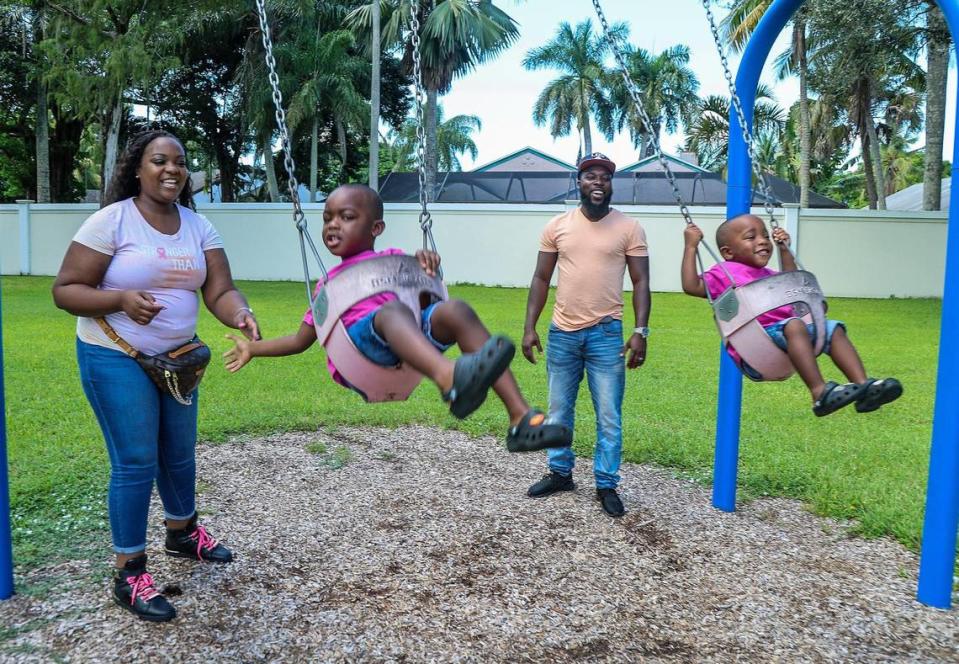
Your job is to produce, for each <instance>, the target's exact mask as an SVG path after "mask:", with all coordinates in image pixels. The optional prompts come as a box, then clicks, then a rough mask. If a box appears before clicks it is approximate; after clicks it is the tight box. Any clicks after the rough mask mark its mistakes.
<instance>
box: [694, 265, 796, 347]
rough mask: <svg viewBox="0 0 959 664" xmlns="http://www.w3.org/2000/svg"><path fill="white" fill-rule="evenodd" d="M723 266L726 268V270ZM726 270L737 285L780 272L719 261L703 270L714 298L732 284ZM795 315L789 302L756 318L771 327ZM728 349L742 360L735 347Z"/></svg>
mask: <svg viewBox="0 0 959 664" xmlns="http://www.w3.org/2000/svg"><path fill="white" fill-rule="evenodd" d="M723 268H725V271H724V270H723ZM726 272H729V274H730V275H731V276H732V278H733V280H734V281H735V282H736V285H737V286H742V285H744V284H748V283H751V282H753V281H756V280H757V279H762V278H763V277H768V276H771V275H774V274H779V273H778V272H776V270H771V269H770V268H768V267H753V266H752V265H746V264H745V263H737V262H735V261H723V262H722V263H717V264H716V265H713V266H712V267H711V268H709V269H708V270H706V271H705V272H703V283H704V284H706V288H707V289H709V296H710V297H711V298H712V299H714V300H715V299H716V298H717V297H719V296H720V295H722V294H723V293H725V292H726V290H727V289H729V287H730V286H731V285H732V284H731V283H730V281H729V276H727V275H726ZM795 317H796V312H795V311H794V310H793V308H792V306H791V305H788V304H787V305H786V306H783V307H778V308H776V309H772V310H771V311H767V312H766V313H764V314H760V315H759V316H757V318H756V320H757V321H758V322H759V324H760V325H762V326H763V327H769V326H770V325H775V324H776V323H779V322H782V321H784V320H789V319H790V318H795ZM726 350H727V351H728V352H729V355H730V357H732V358H733V360H735V361H736V363H737V364H739V363H741V362H742V358H741V357H740V356H739V353H737V352H736V350H735V349H734V348H732V347H731V346H729V345H727V346H726Z"/></svg>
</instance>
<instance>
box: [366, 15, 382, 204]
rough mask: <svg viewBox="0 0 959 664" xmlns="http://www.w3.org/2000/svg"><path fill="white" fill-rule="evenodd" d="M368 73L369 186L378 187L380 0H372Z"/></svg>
mask: <svg viewBox="0 0 959 664" xmlns="http://www.w3.org/2000/svg"><path fill="white" fill-rule="evenodd" d="M372 20H373V35H372V41H371V43H370V50H371V52H372V57H371V64H372V71H371V74H370V170H369V183H370V187H372V188H373V189H376V190H379V188H380V131H379V130H380V0H373V15H372Z"/></svg>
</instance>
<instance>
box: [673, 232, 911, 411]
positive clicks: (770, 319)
mask: <svg viewBox="0 0 959 664" xmlns="http://www.w3.org/2000/svg"><path fill="white" fill-rule="evenodd" d="M684 237H685V241H686V247H685V250H684V251H683V262H682V273H681V276H682V284H683V291H684V292H686V293H687V294H689V295H694V296H696V297H706V289H707V288H708V289H709V295H710V297H711V298H713V299H716V298H717V297H719V296H720V295H721V294H722V293H723V292H725V291H726V290H727V289H728V288H729V287H730V286H731V284H730V281H729V276H727V274H726V272H727V271H728V273H729V274H730V275H732V277H733V279H735V280H736V283H737V284H739V285H743V284H747V283H750V282H752V281H755V280H756V279H761V278H763V277H766V276H769V275H771V274H776V272H775V270H771V269H770V268H768V267H766V264H767V263H769V259H770V258H772V243H773V242H775V243H776V245H777V247H778V249H779V259H780V264H781V265H782V267H783V270H785V271H786V272H792V271H793V270H796V269H797V267H796V259H795V257H794V256H793V255H792V252H791V251H790V250H789V234H788V233H787V232H786V231H785V229H782V228H775V229H773V234H772V241H770V238H769V233H768V232H767V231H766V226H765V224H764V223H763V220H762V219H760V218H759V217H757V216H756V215H752V214H743V215H740V216H738V217H734V218H732V219H729V220H727V221H725V222H724V223H722V224H721V225H720V226H719V228H718V229H717V230H716V244H717V245H718V246H719V252H720V254H721V255H722V257H723V258H724V259H725V261H724V262H723V264H722V265H721V266H720V265H718V264H717V265H714V266H712V267H711V268H710V269H708V270H706V272H704V273H703V274H702V275H700V274H698V272H697V270H696V247H697V246H699V243H700V242H701V241H702V239H703V232H702V231H701V230H700V229H699V227H697V226H696V225H695V224H690V225H688V226H687V227H686V230H685V233H684ZM724 268H725V271H724ZM758 321H759V324H760V325H762V326H763V328H764V329H765V330H766V333H767V334H768V335H769V337H770V338H771V339H772V340H773V342H775V344H776V345H777V346H779V348H781V349H782V350H784V351H785V352H786V353H787V354H788V355H789V359H790V360H791V361H792V363H793V366H794V367H795V368H796V372H797V373H798V374H799V376H800V378H802V380H803V382H804V383H805V384H806V387H808V388H809V393H810V395H811V396H812V401H813V407H812V411H813V413H814V414H815V415H816V416H818V417H822V416H823V415H829V414H830V413H834V412H836V411H837V410H839V409H840V408H843V407H845V406H848V405H849V404H851V403H855V404H856V411H857V412H860V413H868V412H871V411H874V410H876V409H878V408H879V407H880V406H882V405H884V404H887V403H889V402H891V401H895V400H896V399H898V398H899V397H900V396H901V395H902V385H901V384H900V383H899V381H898V380H896V379H895V378H883V379H878V380H877V379H874V378H868V377H867V376H866V370H865V368H864V367H863V364H862V360H861V359H860V358H859V353H857V352H856V348H855V347H854V346H853V345H852V342H851V341H849V337H848V336H846V326H845V324H844V323H842V322H840V321H836V320H829V319H827V320H826V330H825V334H826V343H825V345H824V346H823V352H824V353H826V354H827V355H829V356H830V357H831V358H832V361H833V362H834V363H835V365H836V366H837V367H838V368H839V370H840V371H842V372H843V374H845V376H846V378H847V380H849V381H850V382H848V383H845V384H844V385H840V384H838V383H835V382H832V381H829V382H826V381H824V379H823V377H822V374H821V373H820V371H819V365H818V364H817V363H816V356H815V355H814V353H813V341H814V340H815V334H816V333H817V332H818V330H815V328H814V327H813V326H812V325H807V324H806V323H805V322H803V320H802V319H801V318H798V317H796V314H795V312H794V311H793V308H792V307H791V306H784V307H779V308H778V309H773V310H772V311H768V312H766V313H764V314H762V315H761V316H759V318H758ZM727 350H728V351H729V352H730V354H731V355H732V353H733V350H732V349H727ZM733 358H734V359H737V356H735V355H733ZM741 364H742V369H743V372H744V373H747V374H748V373H749V371H751V367H749V365H747V364H746V363H745V362H742V363H741Z"/></svg>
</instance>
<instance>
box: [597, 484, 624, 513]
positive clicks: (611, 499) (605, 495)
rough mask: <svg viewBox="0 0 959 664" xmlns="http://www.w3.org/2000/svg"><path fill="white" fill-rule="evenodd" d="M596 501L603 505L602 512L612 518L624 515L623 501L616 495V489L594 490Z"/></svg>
mask: <svg viewBox="0 0 959 664" xmlns="http://www.w3.org/2000/svg"><path fill="white" fill-rule="evenodd" d="M596 500H598V501H599V502H600V503H602V505H603V511H604V512H606V513H607V514H608V515H610V516H613V517H620V516H623V514H625V513H626V510H625V509H624V508H623V501H622V500H620V499H619V496H617V495H616V489H596Z"/></svg>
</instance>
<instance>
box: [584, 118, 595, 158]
mask: <svg viewBox="0 0 959 664" xmlns="http://www.w3.org/2000/svg"><path fill="white" fill-rule="evenodd" d="M583 150H585V152H584V153H583V156H584V157H585V156H586V155H589V154H593V135H592V134H591V133H590V131H589V116H586V121H585V122H584V123H583Z"/></svg>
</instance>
